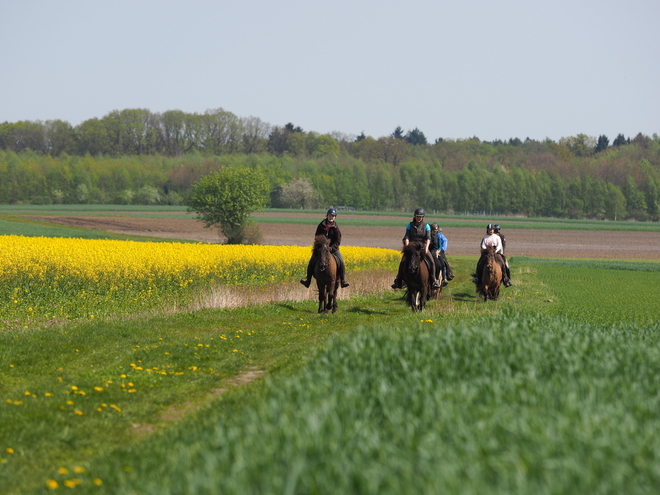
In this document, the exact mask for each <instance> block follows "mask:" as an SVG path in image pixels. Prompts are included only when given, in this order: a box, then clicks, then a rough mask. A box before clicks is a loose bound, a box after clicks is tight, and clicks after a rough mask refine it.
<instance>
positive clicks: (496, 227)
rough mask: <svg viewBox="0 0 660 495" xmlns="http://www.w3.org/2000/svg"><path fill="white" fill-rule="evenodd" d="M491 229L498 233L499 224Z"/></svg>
mask: <svg viewBox="0 0 660 495" xmlns="http://www.w3.org/2000/svg"><path fill="white" fill-rule="evenodd" d="M493 229H495V232H499V231H500V226H499V224H497V223H496V224H495V225H493Z"/></svg>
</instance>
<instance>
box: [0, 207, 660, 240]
mask: <svg viewBox="0 0 660 495" xmlns="http://www.w3.org/2000/svg"><path fill="white" fill-rule="evenodd" d="M186 211H187V210H186V207H183V206H143V205H135V206H134V205H47V206H43V205H0V235H7V234H14V235H33V234H29V233H23V231H22V230H21V228H22V227H21V226H20V224H21V223H24V222H26V220H25V219H21V218H18V217H17V216H16V215H19V214H20V215H30V214H34V215H55V214H57V215H62V214H64V213H66V214H67V215H81V216H84V215H101V216H103V215H109V216H128V217H143V216H147V215H148V216H149V217H150V218H181V213H184V212H186ZM264 212H265V213H276V214H277V213H287V214H288V213H297V214H298V213H309V214H313V216H310V217H302V218H292V217H290V216H288V217H283V216H266V215H263V214H261V213H255V214H254V215H253V216H254V218H256V219H258V220H259V222H260V223H297V224H301V225H316V224H317V223H318V217H322V216H323V214H324V213H325V210H286V209H266V210H264ZM429 214H431V212H429ZM341 215H342V225H365V226H375V227H378V226H382V227H400V226H401V224H402V221H404V220H406V219H409V218H410V212H361V211H342V212H341ZM346 215H360V216H362V217H363V218H347V217H346ZM433 216H434V217H435V216H439V217H441V218H442V219H443V225H445V226H447V227H458V228H465V227H474V222H483V221H484V218H487V219H488V221H490V222H494V223H502V224H506V225H508V226H509V228H515V229H542V230H586V231H589V230H593V231H602V230H607V231H629V232H660V224H658V223H653V222H628V221H603V220H571V219H561V218H524V217H503V216H497V215H489V216H487V217H486V216H483V215H446V214H444V213H437V214H433ZM382 217H396V218H382ZM3 219H4V220H5V222H6V221H7V220H10V221H11V222H9V224H3V223H2V220H3ZM54 235H57V232H55V233H54ZM113 238H115V237H113ZM122 238H123V237H122Z"/></svg>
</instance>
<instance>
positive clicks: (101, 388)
mask: <svg viewBox="0 0 660 495" xmlns="http://www.w3.org/2000/svg"><path fill="white" fill-rule="evenodd" d="M94 390H96V391H97V392H103V387H94Z"/></svg>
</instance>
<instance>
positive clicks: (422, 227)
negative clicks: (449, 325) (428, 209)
mask: <svg viewBox="0 0 660 495" xmlns="http://www.w3.org/2000/svg"><path fill="white" fill-rule="evenodd" d="M425 215H426V213H425V212H424V209H423V208H417V209H416V210H415V212H414V217H413V219H412V222H410V223H409V224H408V225H407V226H406V233H405V235H404V236H403V245H404V246H407V245H408V244H410V242H412V241H421V242H425V250H426V259H427V260H429V262H430V265H431V272H430V275H431V282H432V284H433V288H434V289H440V287H441V286H440V284H439V283H438V280H437V278H436V276H435V263H434V261H433V258H432V257H431V255H430V253H429V246H430V244H431V227H430V226H429V224H428V223H426V222H425V221H424V216H425ZM402 271H403V259H402V260H401V263H399V272H398V273H397V275H396V278H395V279H394V283H393V284H392V288H393V289H401V288H402V285H403V276H402Z"/></svg>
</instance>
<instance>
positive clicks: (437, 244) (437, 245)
mask: <svg viewBox="0 0 660 495" xmlns="http://www.w3.org/2000/svg"><path fill="white" fill-rule="evenodd" d="M429 250H430V251H431V255H432V256H433V260H434V261H435V265H436V266H435V271H436V277H437V276H438V274H439V272H441V271H442V286H443V287H446V286H447V285H449V282H450V281H451V280H453V278H454V274H453V273H452V271H451V267H450V266H449V262H448V261H447V258H446V257H445V251H446V250H447V237H445V235H444V234H443V233H442V229H441V228H440V226H439V225H438V224H437V223H432V224H431V245H430V246H429ZM436 260H437V261H436Z"/></svg>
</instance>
